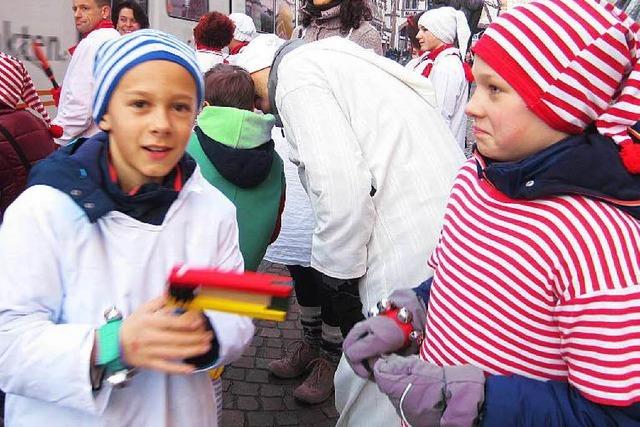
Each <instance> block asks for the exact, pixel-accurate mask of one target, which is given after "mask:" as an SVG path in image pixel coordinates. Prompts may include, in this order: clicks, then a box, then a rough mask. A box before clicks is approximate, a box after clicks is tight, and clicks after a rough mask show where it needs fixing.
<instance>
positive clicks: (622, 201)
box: [475, 131, 640, 219]
mask: <svg viewBox="0 0 640 427" xmlns="http://www.w3.org/2000/svg"><path fill="white" fill-rule="evenodd" d="M475 157H476V162H477V167H478V176H479V178H480V179H483V178H484V179H487V180H488V181H489V182H491V184H493V186H494V187H496V188H497V189H498V190H499V191H500V192H502V193H503V194H505V195H506V196H508V197H510V198H512V199H527V200H533V199H539V198H543V197H550V196H560V195H581V196H587V197H591V198H595V199H600V200H603V201H605V202H608V203H611V204H613V205H615V206H616V207H618V208H620V209H621V210H624V211H626V212H628V213H630V214H631V215H633V216H634V217H635V218H637V219H640V175H633V174H631V173H629V172H628V171H627V170H626V169H625V168H624V165H623V164H622V161H621V160H620V156H619V154H618V147H617V146H616V144H615V143H614V142H613V140H611V139H610V138H608V137H605V136H602V135H600V134H598V133H595V132H593V131H590V132H585V133H583V134H580V135H573V136H569V137H567V138H565V139H564V140H562V141H560V142H558V143H556V144H554V145H552V146H550V147H548V148H546V149H544V150H542V151H540V152H538V153H536V154H534V155H532V156H529V157H527V158H526V159H523V160H521V161H518V162H493V161H491V160H489V159H486V158H484V157H482V155H480V154H479V153H478V152H477V150H476V153H475Z"/></svg>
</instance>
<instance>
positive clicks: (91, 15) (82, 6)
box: [72, 0, 111, 34]
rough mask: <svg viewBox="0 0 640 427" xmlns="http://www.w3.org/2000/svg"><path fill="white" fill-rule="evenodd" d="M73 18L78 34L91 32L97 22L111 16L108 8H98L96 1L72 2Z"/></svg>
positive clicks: (79, 0) (76, 0)
mask: <svg viewBox="0 0 640 427" xmlns="http://www.w3.org/2000/svg"><path fill="white" fill-rule="evenodd" d="M72 9H73V18H74V19H75V22H76V29H77V30H78V32H79V33H80V34H87V33H88V32H90V31H91V30H93V29H94V28H95V27H96V25H98V22H100V21H101V20H103V19H108V18H109V17H110V16H111V8H110V7H109V6H98V4H97V3H96V0H73V6H72Z"/></svg>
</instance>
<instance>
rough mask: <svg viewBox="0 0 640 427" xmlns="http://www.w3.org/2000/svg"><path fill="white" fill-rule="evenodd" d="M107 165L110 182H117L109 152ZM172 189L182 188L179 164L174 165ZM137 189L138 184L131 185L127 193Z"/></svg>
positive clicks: (129, 193)
mask: <svg viewBox="0 0 640 427" xmlns="http://www.w3.org/2000/svg"><path fill="white" fill-rule="evenodd" d="M107 166H108V168H109V178H110V179H111V182H113V183H114V184H118V172H117V171H116V168H115V166H113V163H112V162H111V154H109V156H108V157H107ZM173 189H174V190H175V191H180V190H182V169H181V168H180V165H179V164H178V165H176V177H175V178H174V179H173ZM139 190H140V186H137V187H133V188H132V189H131V190H129V192H128V193H127V194H128V195H130V196H135V195H136V194H137V193H138V191H139Z"/></svg>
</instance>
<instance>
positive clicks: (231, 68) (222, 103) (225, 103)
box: [204, 64, 256, 111]
mask: <svg viewBox="0 0 640 427" xmlns="http://www.w3.org/2000/svg"><path fill="white" fill-rule="evenodd" d="M204 88H205V89H204V99H205V101H207V102H208V103H209V105H215V106H218V107H234V108H240V109H242V110H249V111H253V107H254V103H255V98H256V89H255V86H254V84H253V80H252V79H251V75H250V74H249V73H248V72H247V71H246V70H245V69H244V68H242V67H238V66H237V65H231V64H218V65H216V66H215V67H213V68H212V69H210V70H209V71H207V73H206V74H205V75H204Z"/></svg>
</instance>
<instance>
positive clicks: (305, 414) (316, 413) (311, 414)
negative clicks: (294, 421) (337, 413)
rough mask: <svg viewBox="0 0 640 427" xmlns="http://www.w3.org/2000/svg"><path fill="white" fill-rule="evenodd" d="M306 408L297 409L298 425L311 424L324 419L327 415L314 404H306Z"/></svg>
mask: <svg viewBox="0 0 640 427" xmlns="http://www.w3.org/2000/svg"><path fill="white" fill-rule="evenodd" d="M305 406H306V407H307V409H306V410H303V411H298V422H299V423H300V425H313V424H316V423H318V422H322V421H326V420H327V417H326V416H325V415H324V413H323V412H322V411H321V410H320V409H319V408H317V407H315V406H307V405H305Z"/></svg>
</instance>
